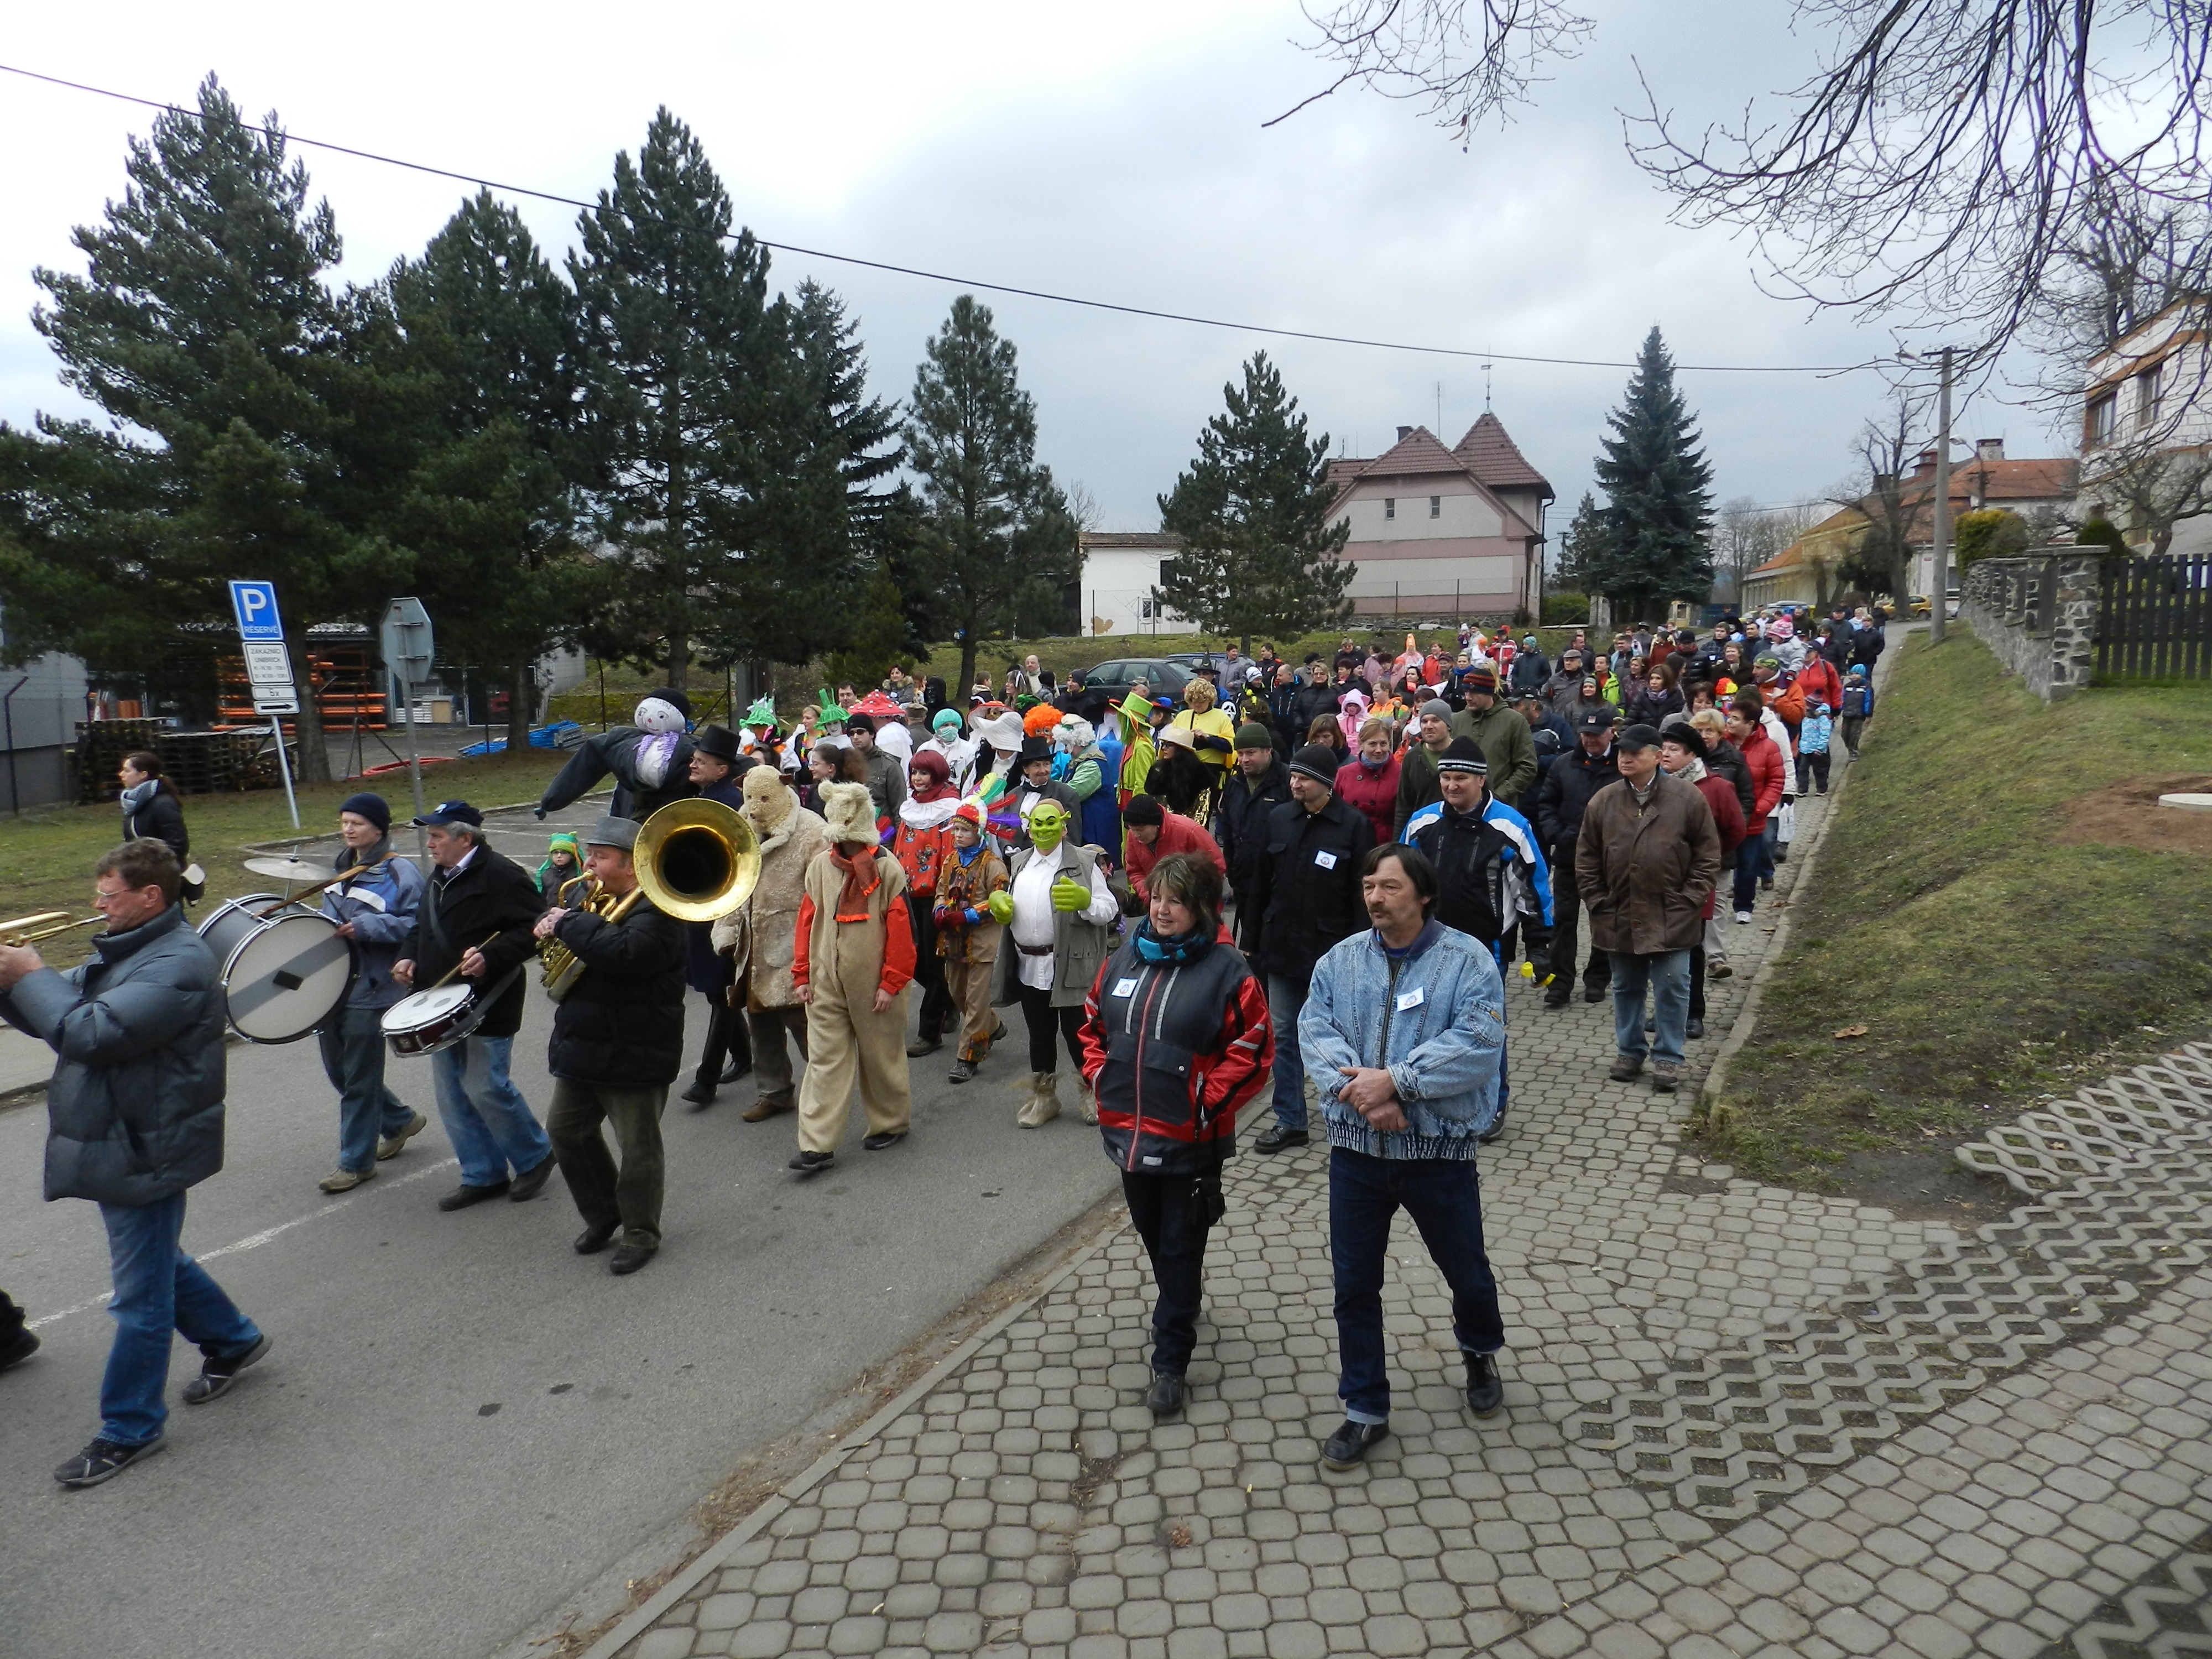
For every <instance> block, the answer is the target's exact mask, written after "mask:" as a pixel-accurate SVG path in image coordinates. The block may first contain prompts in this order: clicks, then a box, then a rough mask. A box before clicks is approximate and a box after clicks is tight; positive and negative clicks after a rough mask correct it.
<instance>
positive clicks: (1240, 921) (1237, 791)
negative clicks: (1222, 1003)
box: [1218, 720, 1291, 955]
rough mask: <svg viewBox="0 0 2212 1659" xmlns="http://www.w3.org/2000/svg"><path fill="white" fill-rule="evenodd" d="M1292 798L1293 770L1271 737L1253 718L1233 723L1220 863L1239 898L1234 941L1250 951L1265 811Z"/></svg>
mask: <svg viewBox="0 0 2212 1659" xmlns="http://www.w3.org/2000/svg"><path fill="white" fill-rule="evenodd" d="M1290 799H1291V769H1290V768H1289V767H1287V766H1285V765H1284V764H1283V763H1282V762H1280V761H1279V760H1277V759H1276V758H1275V747H1274V740H1273V737H1272V736H1271V735H1270V734H1269V732H1268V731H1267V727H1266V726H1262V725H1261V724H1260V723H1259V722H1258V721H1257V720H1248V721H1246V722H1245V723H1244V724H1243V726H1238V727H1237V764H1236V765H1235V766H1234V767H1232V768H1231V769H1230V774H1229V781H1228V782H1227V783H1225V784H1224V785H1223V786H1222V787H1221V806H1220V814H1221V833H1220V836H1219V838H1218V839H1219V841H1220V844H1221V859H1222V862H1223V863H1224V864H1225V865H1226V866H1228V870H1229V886H1230V890H1231V892H1232V893H1233V894H1235V895H1236V898H1237V945H1239V947H1240V948H1242V949H1243V951H1245V952H1246V953H1247V954H1248V955H1249V953H1250V952H1252V951H1256V950H1258V949H1259V948H1260V913H1259V911H1258V910H1256V909H1255V908H1253V906H1252V904H1251V903H1250V902H1249V900H1247V899H1246V897H1245V894H1246V893H1247V892H1248V891H1249V890H1250V889H1251V887H1252V884H1253V880H1254V872H1255V870H1256V868H1257V866H1258V865H1259V862H1260V857H1261V854H1263V853H1264V852H1266V851H1267V815H1268V814H1269V813H1270V812H1272V811H1274V810H1275V808H1277V807H1278V806H1282V805H1287V804H1288V802H1289V800H1290Z"/></svg>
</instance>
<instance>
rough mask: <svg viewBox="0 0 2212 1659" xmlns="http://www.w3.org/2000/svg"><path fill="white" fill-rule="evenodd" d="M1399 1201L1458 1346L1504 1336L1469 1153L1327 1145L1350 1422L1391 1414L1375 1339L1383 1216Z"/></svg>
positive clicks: (1484, 1347) (1385, 1249)
mask: <svg viewBox="0 0 2212 1659" xmlns="http://www.w3.org/2000/svg"><path fill="white" fill-rule="evenodd" d="M1401 1209H1403V1210H1404V1211H1405V1212H1406V1213H1407V1215H1409V1216H1411V1217H1413V1225H1414V1226H1415V1227H1417V1228H1418V1229H1419V1231H1420V1235H1421V1242H1422V1243H1424V1244H1425V1245H1427V1246H1428V1247H1429V1259H1430V1260H1431V1261H1433V1262H1435V1263H1436V1264H1437V1272H1439V1273H1442V1274H1443V1276H1444V1283H1445V1284H1447V1285H1450V1286H1451V1293H1452V1334H1453V1335H1454V1336H1455V1337H1456V1338H1458V1339H1459V1346H1460V1352H1462V1353H1496V1352H1498V1350H1499V1349H1500V1348H1502V1347H1504V1346H1505V1322H1504V1320H1503V1319H1502V1318H1501V1317H1500V1316H1499V1315H1498V1281H1497V1280H1496V1279H1492V1277H1491V1275H1490V1258H1489V1256H1488V1255H1486V1254H1484V1252H1483V1248H1482V1194H1481V1191H1480V1188H1479V1187H1478V1186H1477V1185H1476V1182H1475V1174H1474V1159H1472V1158H1370V1157H1369V1156H1368V1155H1367V1154H1366V1153H1364V1152H1352V1151H1350V1150H1349V1149H1347V1148H1346V1147H1342V1146H1332V1147H1330V1148H1329V1152H1328V1250H1329V1257H1330V1260H1331V1261H1332V1262H1333V1263H1334V1267H1335V1269H1336V1346H1337V1347H1338V1349H1339V1351H1340V1356H1341V1357H1340V1370H1339V1372H1338V1377H1337V1385H1336V1392H1337V1395H1338V1397H1339V1398H1340V1399H1341V1400H1342V1401H1344V1414H1345V1415H1346V1417H1348V1418H1350V1419H1352V1421H1353V1422H1355V1423H1387V1422H1389V1420H1390V1378H1389V1372H1388V1370H1386V1368H1385V1367H1386V1361H1385V1357H1384V1348H1383V1267H1384V1265H1385V1264H1386V1262H1387V1261H1388V1260H1389V1253H1390V1219H1391V1218H1392V1217H1393V1216H1395V1215H1396V1214H1397V1212H1399V1211H1400V1210H1401Z"/></svg>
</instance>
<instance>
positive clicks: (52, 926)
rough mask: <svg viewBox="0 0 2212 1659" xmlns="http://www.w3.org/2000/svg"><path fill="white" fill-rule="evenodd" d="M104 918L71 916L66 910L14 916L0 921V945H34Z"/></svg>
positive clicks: (103, 920) (103, 921)
mask: <svg viewBox="0 0 2212 1659" xmlns="http://www.w3.org/2000/svg"><path fill="white" fill-rule="evenodd" d="M106 920H107V918H106V916H75V917H73V916H71V915H70V913H69V912H68V911H66V910H35V911H33V912H32V913H31V914H30V915H27V916H14V917H10V918H9V920H8V921H0V945H35V944H37V943H38V942H39V941H40V939H52V937H53V936H54V935H55V934H57V933H68V932H69V931H70V929H72V928H76V927H94V926H97V925H100V924H102V923H105V922H106Z"/></svg>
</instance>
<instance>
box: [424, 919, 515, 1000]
mask: <svg viewBox="0 0 2212 1659" xmlns="http://www.w3.org/2000/svg"><path fill="white" fill-rule="evenodd" d="M504 931H505V930H504V929H501V932H504ZM498 937H499V934H498V933H487V934H486V935H485V936H484V942H483V945H477V947H476V948H477V950H479V951H481V950H483V948H484V945H489V944H490V943H491V942H492V940H494V939H497V938H498ZM461 954H462V955H463V956H466V955H467V954H468V952H467V951H462V952H461ZM460 971H461V964H460V963H458V962H457V963H454V964H453V966H452V967H450V968H448V969H446V972H445V976H444V977H443V978H441V980H439V981H438V985H429V986H425V987H423V988H424V989H425V990H429V991H435V990H436V989H437V988H438V986H439V985H444V984H447V983H448V982H449V981H451V980H452V979H453V975H456V974H458V973H459V972H460Z"/></svg>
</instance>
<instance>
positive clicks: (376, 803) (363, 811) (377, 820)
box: [338, 794, 392, 836]
mask: <svg viewBox="0 0 2212 1659" xmlns="http://www.w3.org/2000/svg"><path fill="white" fill-rule="evenodd" d="M338 811H341V812H351V813H352V814H354V816H355V817H363V818H367V819H368V821H369V822H370V823H373V824H374V825H375V826H376V833H377V834H378V835H380V836H381V835H384V834H386V833H387V832H388V831H389V830H390V829H391V828H392V808H391V806H390V805H388V804H387V803H386V800H385V799H384V797H383V796H381V795H370V794H360V795H348V796H347V797H346V798H345V799H343V801H341V802H339V803H338Z"/></svg>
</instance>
